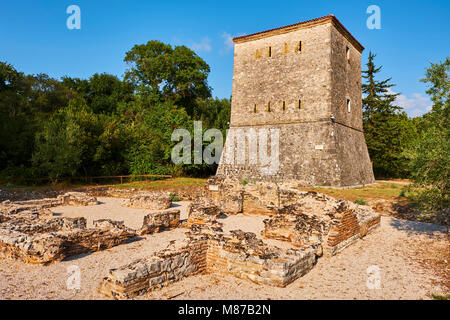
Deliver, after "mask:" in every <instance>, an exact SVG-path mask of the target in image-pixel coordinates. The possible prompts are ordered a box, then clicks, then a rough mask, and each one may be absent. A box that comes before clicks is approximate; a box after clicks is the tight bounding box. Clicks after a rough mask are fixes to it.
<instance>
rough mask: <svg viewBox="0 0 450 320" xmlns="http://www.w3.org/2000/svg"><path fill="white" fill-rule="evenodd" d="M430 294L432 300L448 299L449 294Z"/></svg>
mask: <svg viewBox="0 0 450 320" xmlns="http://www.w3.org/2000/svg"><path fill="white" fill-rule="evenodd" d="M431 296H432V297H433V299H434V300H448V298H449V296H443V295H440V294H434V293H432V294H431Z"/></svg>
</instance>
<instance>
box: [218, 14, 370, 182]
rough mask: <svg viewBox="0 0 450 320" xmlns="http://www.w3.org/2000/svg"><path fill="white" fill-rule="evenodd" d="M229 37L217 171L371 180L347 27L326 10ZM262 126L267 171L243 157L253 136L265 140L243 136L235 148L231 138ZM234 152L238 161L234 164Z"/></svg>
mask: <svg viewBox="0 0 450 320" xmlns="http://www.w3.org/2000/svg"><path fill="white" fill-rule="evenodd" d="M233 41H234V43H235V48H234V70H233V94H232V106H231V121H230V129H229V131H228V134H227V141H226V144H225V148H224V152H223V153H222V158H221V161H220V164H219V168H218V170H217V174H218V175H225V176H230V177H234V178H237V179H239V180H243V179H247V180H248V181H250V180H253V179H255V180H267V181H296V182H298V183H301V184H304V185H315V186H335V187H350V186H358V185H365V184H371V183H374V182H375V180H374V176H373V171H372V166H371V163H370V158H369V154H368V151H367V146H366V142H365V139H364V134H363V128H362V101H361V53H362V51H363V50H364V47H363V46H362V45H361V44H360V43H359V42H358V41H357V40H356V39H355V38H354V37H353V36H352V35H351V34H350V32H349V31H347V29H346V28H345V27H344V26H343V25H342V24H341V23H340V22H339V21H338V20H337V19H336V18H335V17H334V16H333V15H328V16H325V17H321V18H317V19H313V20H309V21H304V22H300V23H297V24H293V25H288V26H285V27H281V28H276V29H272V30H268V31H262V32H258V33H254V34H250V35H246V36H241V37H236V38H233ZM264 129H268V130H272V131H273V132H275V131H277V132H278V137H279V147H278V148H279V149H278V150H279V157H278V158H279V164H278V166H277V170H276V171H274V172H271V173H269V174H267V173H263V172H262V170H261V169H262V166H263V164H262V163H261V161H260V160H256V162H255V161H252V156H251V155H250V154H249V150H250V144H251V141H252V140H253V142H255V141H257V145H258V147H259V148H260V147H261V143H262V141H265V140H262V141H261V140H259V138H258V139H257V138H254V137H253V138H252V137H250V135H249V136H247V138H245V140H246V143H245V144H244V145H243V146H242V145H239V144H238V140H239V139H237V138H236V133H237V132H241V133H242V132H247V133H248V132H249V131H250V130H256V131H258V130H259V131H263V130H264ZM269 132H271V131H269ZM275 138H277V137H276V136H275V135H272V136H270V134H269V135H268V140H269V141H271V140H272V139H275ZM268 144H270V143H268ZM238 149H239V150H241V152H244V153H245V155H246V159H245V161H244V162H242V161H241V162H239V161H236V157H237V156H238V153H239V152H240V151H239V150H238ZM267 149H268V150H269V152H268V153H269V154H270V153H271V152H273V151H270V150H271V147H270V145H269V146H267ZM258 150H261V149H258ZM230 151H233V152H234V153H233V152H232V153H231V156H230V155H229V156H228V158H227V157H226V156H225V154H227V152H230ZM225 160H227V161H225Z"/></svg>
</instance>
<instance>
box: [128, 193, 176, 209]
mask: <svg viewBox="0 0 450 320" xmlns="http://www.w3.org/2000/svg"><path fill="white" fill-rule="evenodd" d="M125 205H126V206H128V207H132V208H139V209H149V210H165V209H168V208H170V207H171V206H172V198H171V197H170V195H168V194H162V193H156V192H145V191H144V192H139V193H137V194H135V195H132V196H131V198H130V199H129V201H127V202H126V203H125Z"/></svg>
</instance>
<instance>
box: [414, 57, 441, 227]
mask: <svg viewBox="0 0 450 320" xmlns="http://www.w3.org/2000/svg"><path fill="white" fill-rule="evenodd" d="M421 81H423V82H425V83H427V84H428V86H429V88H428V90H427V91H426V93H427V94H429V95H430V98H431V101H432V102H433V106H432V110H431V111H430V112H429V113H428V114H425V115H424V116H423V119H421V121H420V126H419V135H418V137H417V139H416V140H415V141H414V142H415V143H414V144H412V145H411V147H410V150H409V156H410V158H411V162H410V170H411V173H412V179H413V181H414V189H415V192H416V194H417V196H416V197H413V199H414V200H416V202H417V203H418V204H419V206H420V208H421V209H422V211H423V217H424V218H431V217H436V218H437V219H438V220H440V221H441V222H442V223H446V224H449V223H450V217H449V215H450V208H449V207H450V200H449V193H450V186H449V183H450V143H449V141H450V123H449V109H450V101H449V95H450V90H449V89H450V58H449V57H447V58H446V59H445V61H442V62H440V63H431V66H430V67H429V68H427V70H426V73H425V78H423V79H421Z"/></svg>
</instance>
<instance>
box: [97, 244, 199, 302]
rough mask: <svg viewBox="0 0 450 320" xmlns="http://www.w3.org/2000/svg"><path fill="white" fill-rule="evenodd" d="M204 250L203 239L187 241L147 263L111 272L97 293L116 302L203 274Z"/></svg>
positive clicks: (149, 259) (136, 263) (134, 263)
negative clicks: (114, 299) (184, 278)
mask: <svg viewBox="0 0 450 320" xmlns="http://www.w3.org/2000/svg"><path fill="white" fill-rule="evenodd" d="M172 246H175V244H173V245H172ZM206 250H207V240H206V239H198V240H195V241H190V240H188V241H187V242H182V243H181V245H179V247H178V248H176V247H172V248H168V249H165V250H163V251H161V252H159V253H157V254H155V255H154V256H152V257H150V258H148V259H140V260H137V261H134V262H132V263H130V264H128V265H125V266H123V267H120V268H118V269H111V270H110V271H109V274H108V276H107V277H105V278H104V279H103V281H102V283H101V285H100V288H99V292H101V293H103V294H104V295H106V296H109V297H112V298H116V299H124V298H130V297H132V296H134V295H138V294H142V293H144V292H147V291H150V290H153V289H155V288H160V287H162V286H166V285H168V284H170V283H172V282H175V281H178V280H181V279H182V278H183V277H187V276H190V275H194V274H197V273H202V272H205V267H206Z"/></svg>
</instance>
